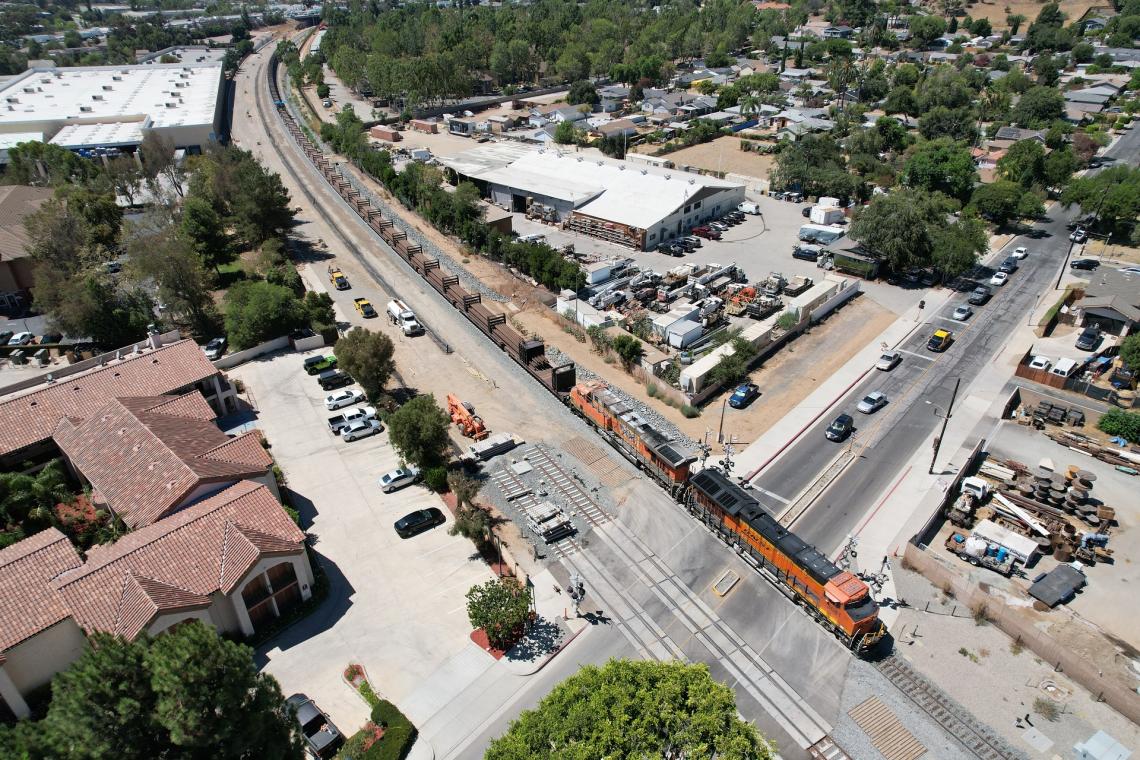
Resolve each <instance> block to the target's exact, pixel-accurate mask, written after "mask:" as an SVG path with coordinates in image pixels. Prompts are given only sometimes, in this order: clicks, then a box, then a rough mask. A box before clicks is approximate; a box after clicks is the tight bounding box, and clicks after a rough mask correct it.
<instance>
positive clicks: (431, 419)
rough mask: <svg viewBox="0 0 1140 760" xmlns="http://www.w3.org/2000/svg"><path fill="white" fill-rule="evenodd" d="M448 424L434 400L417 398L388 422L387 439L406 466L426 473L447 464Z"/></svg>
mask: <svg viewBox="0 0 1140 760" xmlns="http://www.w3.org/2000/svg"><path fill="white" fill-rule="evenodd" d="M338 345H339V343H338ZM338 361H339V359H338ZM450 424H451V418H450V417H449V416H448V415H447V412H445V411H444V410H443V409H441V408H440V406H439V404H437V403H436V400H435V396H433V395H431V394H428V395H427V396H416V397H415V398H414V399H412V400H411V401H409V402H408V403H406V404H404V405H403V406H401V407H400V408H399V409H397V410H396V411H395V412H394V413H393V414H392V416H391V417H390V418H389V419H388V436H389V438H390V439H391V441H392V446H393V448H395V449H396V451H397V452H398V453H399V454H400V457H401V458H402V459H403V460H404V461H405V462H410V463H412V464H414V465H415V466H416V467H419V468H420V470H427V469H428V468H431V467H437V466H439V465H442V464H443V463H444V462H445V461H446V453H447V447H448V440H449V439H448V436H447V429H448V427H449V426H450Z"/></svg>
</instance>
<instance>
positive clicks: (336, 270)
mask: <svg viewBox="0 0 1140 760" xmlns="http://www.w3.org/2000/svg"><path fill="white" fill-rule="evenodd" d="M328 273H329V282H331V283H332V286H333V287H334V288H336V289H337V290H348V288H349V285H348V278H347V277H345V276H344V272H342V271H340V267H329V268H328Z"/></svg>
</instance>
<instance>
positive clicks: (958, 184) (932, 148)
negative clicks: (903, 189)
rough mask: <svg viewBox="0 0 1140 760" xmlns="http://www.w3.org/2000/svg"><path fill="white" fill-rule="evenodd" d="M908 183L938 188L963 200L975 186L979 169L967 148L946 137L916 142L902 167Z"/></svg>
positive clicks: (936, 189) (924, 188)
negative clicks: (975, 166)
mask: <svg viewBox="0 0 1140 760" xmlns="http://www.w3.org/2000/svg"><path fill="white" fill-rule="evenodd" d="M902 179H903V183H904V184H905V185H906V186H907V187H912V188H916V189H918V190H927V191H930V192H940V193H942V194H944V195H946V196H948V197H950V198H954V199H956V200H958V201H961V202H963V203H965V202H966V201H967V200H968V199H969V197H970V193H971V192H972V191H973V189H974V182H976V181H977V179H978V173H977V172H976V171H975V169H974V159H973V157H971V156H970V152H969V151H968V150H966V148H965V147H963V146H962V145H960V144H958V143H956V142H954V141H953V140H952V139H950V138H949V137H943V138H940V139H937V140H930V141H929V142H925V143H922V144H920V145H919V146H917V148H915V149H914V152H913V153H911V156H910V158H908V159H907V162H906V166H905V168H904V169H903V175H902Z"/></svg>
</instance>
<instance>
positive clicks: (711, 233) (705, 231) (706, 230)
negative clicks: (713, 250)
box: [693, 225, 720, 240]
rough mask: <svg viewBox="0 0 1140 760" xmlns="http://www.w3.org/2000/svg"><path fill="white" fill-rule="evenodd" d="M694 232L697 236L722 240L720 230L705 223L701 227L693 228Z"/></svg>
mask: <svg viewBox="0 0 1140 760" xmlns="http://www.w3.org/2000/svg"><path fill="white" fill-rule="evenodd" d="M693 234H694V235H696V236H697V237H703V238H707V239H709V240H720V233H719V232H717V231H716V230H714V229H712V228H710V227H705V226H703V225H702V226H700V227H694V228H693Z"/></svg>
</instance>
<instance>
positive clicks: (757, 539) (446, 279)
mask: <svg viewBox="0 0 1140 760" xmlns="http://www.w3.org/2000/svg"><path fill="white" fill-rule="evenodd" d="M276 71H277V61H276V58H274V60H273V62H272V63H271V64H270V67H269V88H270V96H271V98H272V99H273V101H274V103H275V104H276V105H277V109H278V111H279V112H280V114H281V117H282V120H283V122H284V124H285V126H286V128H287V129H288V130H289V132H290V133H291V134H292V136H293V138H294V139H295V140H296V142H297V143H298V145H300V147H301V149H302V150H303V151H304V152H305V155H306V156H307V157H308V158H309V160H310V161H312V163H313V164H314V165H315V166H316V167H317V168H318V169H319V170H320V171H321V173H322V174H323V175H324V177H325V179H326V180H327V181H328V183H329V184H330V185H331V186H332V187H333V189H335V190H336V191H337V192H338V193H339V194H340V195H341V197H343V198H344V199H345V200H346V201H347V202H348V203H349V205H351V206H352V207H353V209H354V210H355V211H356V213H357V214H358V215H359V216H360V218H361V219H363V220H364V221H365V222H366V223H367V224H368V226H369V227H371V228H372V229H373V230H375V231H376V233H377V234H379V235H380V237H381V238H383V239H384V242H386V243H387V244H388V245H389V246H391V247H392V249H393V250H394V251H395V252H396V254H397V255H398V256H399V257H400V258H402V259H403V260H404V261H405V262H407V264H408V265H409V266H410V267H412V269H414V270H415V271H416V273H417V274H419V275H420V277H422V278H423V279H424V280H425V281H426V282H427V283H428V284H429V285H431V286H432V287H433V288H434V289H435V290H436V291H437V292H438V293H439V294H440V295H442V296H443V297H444V298H445V299H447V301H448V303H450V304H451V305H452V306H453V307H455V308H456V309H457V310H458V311H459V312H460V313H462V314H463V315H464V316H466V317H467V319H468V320H469V321H470V322H471V323H472V324H474V325H475V326H476V327H477V328H478V329H479V330H480V332H482V333H483V334H484V335H486V336H487V337H488V338H490V339H491V340H492V341H493V342H494V343H495V345H497V346H498V347H499V348H500V349H502V350H503V351H505V352H506V353H507V355H508V356H510V357H511V358H512V359H514V360H515V362H517V363H518V364H519V365H520V366H521V367H522V368H523V369H525V370H526V371H527V373H528V374H530V375H531V376H532V377H534V378H535V379H536V380H538V381H539V382H540V383H542V385H543V386H544V387H545V388H546V389H547V390H549V391H550V392H551V393H553V394H554V395H556V396H557V397H558V398H559V399H561V400H562V401H563V402H564V403H566V404H567V405H568V406H569V407H570V408H571V409H572V410H573V411H574V412H575V413H576V414H578V415H579V416H581V417H582V418H583V419H585V420H586V421H587V422H588V423H589V424H590V425H591V426H592V427H593V428H594V429H595V430H597V431H598V433H599V434H600V435H602V436H603V437H604V438H606V440H608V441H609V442H610V444H611V445H612V446H613V447H614V448H615V449H617V451H618V452H620V453H621V454H622V456H624V457H626V458H627V459H629V460H630V461H631V462H633V463H634V464H635V465H637V466H638V467H639V468H641V469H643V470H645V471H646V472H648V473H649V474H650V475H651V476H652V477H653V478H654V479H655V480H657V481H658V482H659V483H661V484H662V485H663V486H664V487H665V488H666V490H668V491H669V493H670V494H671V495H672V496H673V498H675V499H676V500H677V501H679V502H680V503H682V504H685V505H686V506H687V507H688V509H689V510H690V511H691V512H692V513H693V514H695V515H697V516H699V517H700V518H701V519H702V520H704V521H705V522H707V523H708V524H710V525H711V526H712V527H713V528H714V530H715V531H716V532H717V534H718V535H719V536H720V537H721V538H722V539H723V540H725V541H726V542H727V543H729V544H730V545H732V546H735V547H737V548H738V549H740V550H741V551H742V552H745V553H746V554H747V555H748V556H749V557H751V558H752V560H753V561H754V562H755V563H756V564H757V565H758V566H759V567H760V568H761V570H762V571H763V572H764V573H765V574H766V575H767V577H769V579H770V580H772V581H773V582H774V583H775V584H776V586H777V587H778V588H779V589H780V590H781V591H783V592H784V593H785V594H787V595H788V596H789V597H790V598H791V599H792V600H793V601H795V602H796V603H798V604H802V605H803V606H804V607H805V608H806V609H808V610H809V611H810V613H811V614H812V615H813V616H814V617H815V618H816V619H817V620H818V621H819V622H820V623H821V624H822V625H823V626H824V627H826V628H828V629H829V630H831V631H832V632H833V633H835V635H836V636H838V637H839V638H840V639H841V640H843V641H844V642H845V643H846V644H847V646H848V647H850V648H851V649H852V650H853V651H855V652H857V653H860V654H865V653H867V652H868V651H869V650H870V649H872V648H873V647H874V646H875V644H876V643H877V642H878V641H879V640H880V639H881V638H882V637H883V636H884V635H885V633H886V627H885V626H884V625H883V623H882V621H881V620H879V616H878V605H877V604H876V603H875V601H874V600H873V599H872V598H871V595H870V591H869V589H868V587H867V584H866V583H864V582H863V581H861V580H859V579H858V578H857V577H855V576H854V575H852V574H851V573H848V572H843V571H840V570H839V568H837V567H836V566H835V565H833V564H832V563H831V562H829V561H828V560H827V559H826V558H825V557H824V556H823V555H822V554H820V553H819V551H818V550H816V549H815V547H813V546H810V545H808V544H807V543H805V542H804V541H803V540H801V539H800V538H799V537H797V536H796V535H795V534H793V533H790V532H789V531H787V530H786V529H784V528H783V527H782V526H781V525H780V524H779V523H778V522H776V520H775V519H774V518H773V517H772V516H771V515H769V514H768V513H767V512H765V511H764V509H763V507H762V506H760V504H759V502H758V501H757V500H756V499H754V498H753V497H752V496H750V495H749V494H748V492H747V491H745V490H744V489H742V488H740V487H739V486H737V485H735V484H733V483H732V482H731V481H730V480H729V479H728V477H727V476H725V475H724V474H723V473H721V472H720V471H719V470H716V469H714V468H705V469H702V470H701V471H700V472H697V473H695V474H694V473H692V472H691V469H690V468H691V465H692V464H693V463H694V462H695V461H696V457H695V456H693V455H692V454H691V452H689V451H688V450H686V449H685V448H684V447H683V446H680V445H679V444H677V443H674V442H673V441H672V440H671V439H670V438H669V437H668V436H666V435H664V434H663V433H661V432H660V431H659V430H657V429H656V428H654V427H653V426H652V424H650V423H649V422H648V421H646V420H644V419H642V418H641V417H640V416H639V415H638V414H637V413H636V411H635V410H633V409H632V408H631V407H629V406H628V405H627V404H626V403H625V402H624V401H622V400H621V398H620V397H618V396H617V395H616V394H614V393H613V392H612V391H611V390H609V388H608V387H607V386H606V385H605V383H602V382H600V381H597V380H591V381H586V382H582V383H578V382H577V381H576V370H575V367H574V364H573V363H570V362H567V363H564V364H560V365H558V366H553V365H551V363H550V361H549V360H548V358H547V356H546V347H545V345H544V344H543V342H542V341H541V340H537V339H534V338H525V337H523V336H522V335H520V334H519V333H518V332H517V331H516V330H514V329H513V328H512V327H511V326H510V325H509V324H508V322H507V316H506V314H504V313H502V312H500V311H497V310H495V309H492V308H489V307H488V305H486V304H484V303H483V302H482V297H481V296H480V294H479V293H472V292H469V291H468V290H467V289H466V288H464V287H462V286H461V285H460V284H459V278H458V277H456V276H455V275H448V274H446V273H445V271H444V270H443V269H442V268H441V267H440V264H439V261H438V260H437V259H432V258H429V257H428V256H427V255H425V254H424V252H423V249H422V248H421V247H420V246H419V245H417V244H416V243H413V242H411V241H409V240H408V235H407V233H406V232H403V231H400V230H397V229H396V228H395V225H394V224H393V223H392V220H390V219H386V218H384V216H383V215H382V214H381V213H380V211H378V210H377V209H375V208H373V207H372V204H371V203H370V201H369V200H368V199H367V198H365V197H363V196H362V195H361V194H360V193H359V192H358V191H357V190H356V189H355V188H353V186H352V184H351V183H350V182H348V181H347V180H345V179H344V178H343V177H342V176H341V175H340V172H339V171H338V170H337V168H336V167H335V166H333V164H332V163H330V162H329V160H328V159H327V158H326V157H325V155H324V154H323V153H322V152H321V151H320V150H318V149H317V148H316V147H315V146H314V145H313V144H312V142H311V141H310V140H309V138H308V137H307V136H306V135H305V133H304V131H303V130H302V129H301V128H300V127H299V126H298V125H297V124H296V123H295V122H294V121H293V118H292V116H291V115H290V114H289V112H288V111H287V110H286V108H285V104H284V102H283V101H282V100H281V98H280V95H279V90H278V87H277V75H276Z"/></svg>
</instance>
